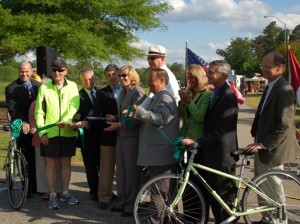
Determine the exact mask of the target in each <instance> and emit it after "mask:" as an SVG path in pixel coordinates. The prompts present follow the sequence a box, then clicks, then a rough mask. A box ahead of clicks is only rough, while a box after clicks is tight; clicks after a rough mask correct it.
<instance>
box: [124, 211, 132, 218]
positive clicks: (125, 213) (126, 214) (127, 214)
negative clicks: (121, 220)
mask: <svg viewBox="0 0 300 224" xmlns="http://www.w3.org/2000/svg"><path fill="white" fill-rule="evenodd" d="M121 216H122V217H131V216H132V213H131V212H122V215H121Z"/></svg>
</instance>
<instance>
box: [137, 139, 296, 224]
mask: <svg viewBox="0 0 300 224" xmlns="http://www.w3.org/2000/svg"><path fill="white" fill-rule="evenodd" d="M185 150H189V151H190V152H191V156H190V158H189V161H188V165H187V168H186V169H185V170H184V171H183V172H182V173H181V174H180V175H171V174H170V175H161V176H157V177H154V178H153V179H151V180H149V181H148V182H146V183H145V184H144V186H143V187H142V188H141V190H140V191H139V193H138V195H137V197H136V201H135V205H134V220H135V222H136V223H138V224H142V223H153V221H150V219H152V218H153V217H160V218H159V220H156V221H154V222H155V223H181V224H187V223H205V220H206V219H207V217H205V216H206V215H205V214H207V213H206V206H205V205H206V202H205V200H204V197H203V194H202V192H201V191H200V190H199V188H198V187H197V186H196V185H195V184H194V183H193V182H192V181H191V180H189V176H190V173H191V172H192V173H193V174H194V175H196V176H197V177H198V178H199V180H200V181H201V183H202V184H203V186H204V187H205V188H206V189H207V190H208V192H209V193H210V194H211V195H212V196H213V197H214V198H215V199H216V200H217V201H218V202H219V203H220V205H221V206H222V207H223V209H224V210H225V211H226V212H227V213H228V214H229V215H230V217H229V218H228V219H227V220H226V221H224V222H223V223H230V222H232V221H234V220H236V219H238V218H240V217H243V218H244V220H245V223H253V222H257V221H260V220H261V219H262V218H263V217H264V218H267V220H269V221H268V223H290V224H291V223H300V188H299V185H300V179H299V178H298V177H297V176H296V175H294V174H291V173H289V172H287V171H282V170H270V171H266V172H264V173H262V174H260V175H258V176H257V177H255V178H253V179H252V180H249V179H247V178H246V177H245V175H244V171H245V167H246V166H247V165H248V164H249V162H250V161H249V159H250V157H251V155H246V154H244V151H243V150H237V151H235V152H232V156H236V155H241V156H242V157H243V159H242V163H241V168H240V173H239V174H238V175H236V176H233V175H229V174H227V173H223V172H220V171H218V170H215V169H212V168H209V167H206V166H203V165H200V164H196V163H194V162H193V160H194V157H195V155H196V153H197V151H198V148H197V146H195V145H191V146H189V147H187V148H186V149H185ZM197 169H201V170H205V171H207V172H209V173H211V175H220V176H223V177H226V178H229V179H232V180H234V181H235V182H236V186H237V189H238V190H237V196H236V198H235V200H234V203H233V205H231V206H228V205H227V204H226V203H225V202H224V201H223V199H222V198H221V197H220V196H219V195H218V194H217V193H216V192H215V190H214V189H212V188H211V187H210V186H209V184H208V183H207V182H206V181H205V180H204V178H203V177H202V176H201V175H200V174H199V173H198V172H197ZM274 180H276V181H277V182H279V183H280V182H281V184H282V187H283V189H282V190H284V195H277V194H276V192H275V191H274V189H273V184H272V181H274ZM162 182H164V183H166V182H167V183H168V185H169V188H168V190H167V193H166V191H165V190H164V191H163V192H162V191H161V188H160V186H161V183H162ZM191 198H192V201H193V202H191V201H190V200H191Z"/></svg>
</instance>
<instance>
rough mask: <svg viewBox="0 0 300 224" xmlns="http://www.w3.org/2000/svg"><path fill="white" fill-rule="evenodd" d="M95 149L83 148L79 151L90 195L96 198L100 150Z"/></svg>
mask: <svg viewBox="0 0 300 224" xmlns="http://www.w3.org/2000/svg"><path fill="white" fill-rule="evenodd" d="M96 147H97V146H96ZM96 147H91V146H90V147H85V149H81V154H82V158H83V163H84V166H85V172H86V178H87V182H88V185H89V188H90V194H91V195H93V196H95V197H96V198H97V196H98V182H99V179H98V171H99V165H100V149H99V148H96Z"/></svg>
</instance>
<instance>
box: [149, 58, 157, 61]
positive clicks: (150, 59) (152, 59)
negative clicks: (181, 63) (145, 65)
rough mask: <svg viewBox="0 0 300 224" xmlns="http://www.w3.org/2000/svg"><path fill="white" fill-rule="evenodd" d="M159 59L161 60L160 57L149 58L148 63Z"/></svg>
mask: <svg viewBox="0 0 300 224" xmlns="http://www.w3.org/2000/svg"><path fill="white" fill-rule="evenodd" d="M157 58H159V57H148V58H147V60H148V61H154V60H155V59H157Z"/></svg>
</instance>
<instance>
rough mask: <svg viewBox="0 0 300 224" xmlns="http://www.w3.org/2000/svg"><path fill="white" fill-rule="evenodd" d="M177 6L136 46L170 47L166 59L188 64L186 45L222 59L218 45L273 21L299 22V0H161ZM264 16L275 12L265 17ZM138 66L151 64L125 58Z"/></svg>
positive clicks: (281, 24)
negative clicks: (162, 24) (217, 51)
mask: <svg viewBox="0 0 300 224" xmlns="http://www.w3.org/2000/svg"><path fill="white" fill-rule="evenodd" d="M162 2H168V3H169V4H170V5H172V6H173V7H174V10H173V11H171V12H169V13H168V14H167V15H164V16H163V17H161V21H162V22H163V23H164V24H165V25H167V26H168V29H167V30H159V29H158V30H154V31H151V32H144V33H137V36H138V37H139V38H140V39H141V40H140V42H139V43H136V44H135V46H136V47H138V48H140V49H143V50H145V53H147V52H148V48H149V46H150V45H156V44H159V45H163V46H164V47H165V48H166V49H167V63H168V64H172V63H174V62H177V63H181V64H185V63H184V61H185V46H186V42H187V45H188V47H189V48H190V49H191V50H192V51H194V52H195V53H196V54H197V55H199V56H200V57H202V58H203V59H204V60H205V61H207V62H210V61H212V60H216V59H223V58H222V57H220V56H219V55H217V54H216V49H226V47H227V46H228V44H229V43H230V41H231V39H235V38H237V37H242V38H245V37H248V38H250V39H253V38H255V37H257V36H258V35H260V34H261V33H262V31H263V29H264V28H265V27H266V26H267V25H269V24H270V23H271V22H272V21H276V24H277V26H279V27H281V28H283V29H284V24H286V28H287V29H289V30H293V29H294V27H295V26H297V25H299V24H300V1H299V0H265V1H258V0H239V1H237V0H162ZM264 16H275V17H277V18H278V19H279V20H281V22H280V21H279V20H278V19H276V18H274V17H271V18H264ZM126 63H128V64H130V65H133V66H134V67H136V68H141V67H148V63H147V60H146V58H141V59H136V60H134V61H131V62H126Z"/></svg>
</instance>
